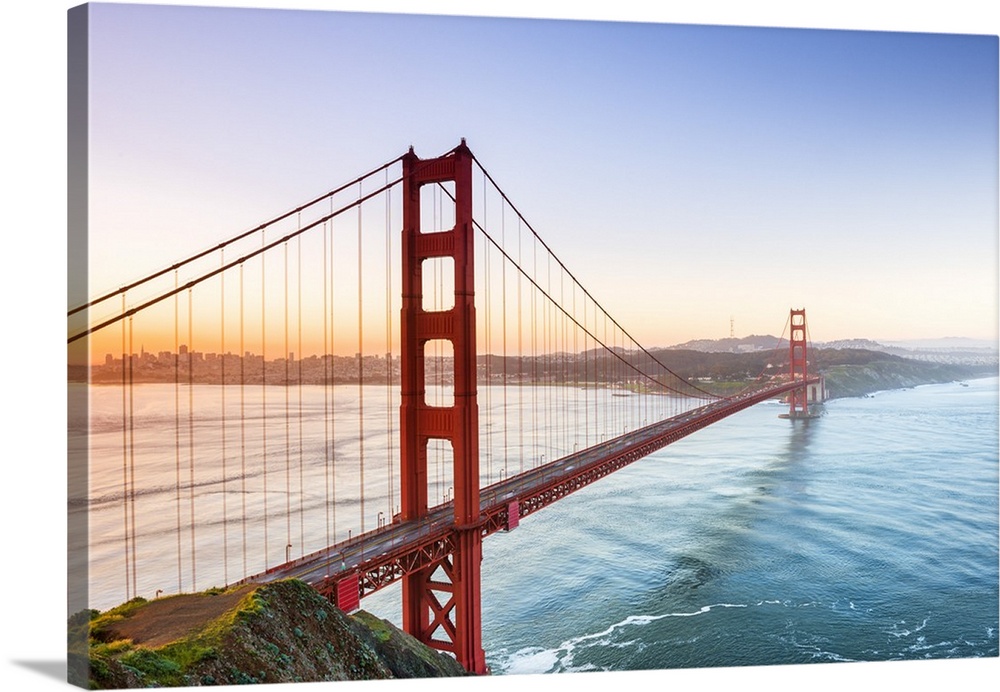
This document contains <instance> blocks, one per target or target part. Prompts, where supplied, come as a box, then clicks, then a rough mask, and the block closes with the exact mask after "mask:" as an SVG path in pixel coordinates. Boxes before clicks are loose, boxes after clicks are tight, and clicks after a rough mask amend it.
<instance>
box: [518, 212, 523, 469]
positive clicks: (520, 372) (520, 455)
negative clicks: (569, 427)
mask: <svg viewBox="0 0 1000 692" xmlns="http://www.w3.org/2000/svg"><path fill="white" fill-rule="evenodd" d="M517 266H518V269H520V268H521V219H520V218H518V220H517ZM521 273H522V272H521V271H518V272H517V458H518V460H519V462H520V466H519V471H518V473H524V400H523V392H524V344H523V342H522V330H521V326H522V325H521Z"/></svg>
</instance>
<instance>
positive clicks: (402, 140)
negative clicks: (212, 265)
mask: <svg viewBox="0 0 1000 692" xmlns="http://www.w3.org/2000/svg"><path fill="white" fill-rule="evenodd" d="M91 41H92V54H91V73H90V74H91V92H90V94H91V113H90V117H91V142H90V143H91V176H90V184H91V188H90V190H91V201H92V206H91V269H92V275H91V286H92V289H93V291H92V292H97V291H101V290H103V289H106V288H109V287H115V286H118V285H120V284H122V283H125V282H126V281H128V280H131V279H133V278H136V277H137V276H141V275H142V274H144V273H146V272H147V271H150V270H153V269H157V268H160V267H162V266H164V265H165V264H167V263H169V262H171V261H173V260H174V259H179V258H181V257H183V256H185V255H186V254H187V253H189V252H191V251H193V250H197V249H201V248H203V247H207V246H209V245H211V244H213V243H215V242H218V241H220V240H222V239H224V238H226V237H228V236H230V235H233V234H235V233H237V232H240V231H242V230H244V229H246V228H249V227H252V226H255V225H256V224H258V223H259V222H261V221H263V220H265V219H267V218H269V217H271V216H273V215H274V214H276V213H278V212H282V211H284V210H286V209H288V208H290V207H292V206H295V205H296V204H298V203H299V202H302V201H304V200H306V199H309V198H311V197H312V196H314V195H316V194H317V193H320V192H322V191H324V190H326V189H329V188H331V187H333V186H335V185H336V184H338V183H341V182H344V181H346V180H349V179H351V178H353V177H354V176H355V175H357V174H359V173H362V172H364V171H366V170H369V169H371V168H373V167H374V166H376V165H377V164H379V163H381V162H383V161H387V160H390V159H392V158H394V157H395V156H396V155H398V154H400V153H402V152H403V151H405V149H406V147H407V146H409V145H410V144H412V145H414V146H415V148H416V150H417V153H418V154H420V155H421V156H435V155H437V154H439V153H442V152H444V151H446V150H448V149H450V148H451V147H453V146H454V145H455V144H457V143H458V140H459V138H460V137H466V138H467V140H468V143H469V146H470V147H471V148H472V150H473V151H474V152H475V153H476V155H477V157H478V159H479V160H480V161H481V162H482V163H483V164H484V165H485V166H486V168H487V169H488V170H489V171H490V172H491V174H492V175H493V176H494V177H495V178H496V179H497V180H498V182H499V183H500V185H501V187H503V188H504V190H505V191H506V192H507V193H508V194H509V195H510V197H511V198H512V200H513V201H514V203H515V204H516V205H517V206H518V208H519V209H520V210H521V211H522V212H523V213H524V214H525V215H526V217H527V218H528V220H529V221H530V222H531V224H532V225H533V226H534V228H536V229H537V230H538V231H539V233H540V234H541V235H542V237H543V238H544V239H545V240H546V242H547V243H548V244H549V245H550V246H551V247H552V248H553V249H554V250H555V251H556V253H557V254H558V255H560V256H561V258H562V259H563V260H564V262H565V263H566V265H567V266H568V267H569V268H570V270H571V271H573V272H574V274H575V275H576V276H577V277H578V278H579V279H580V280H581V282H582V283H583V284H584V285H585V286H586V287H587V288H588V290H589V291H590V292H591V293H592V294H593V295H594V296H595V297H596V298H597V299H598V300H599V301H601V303H602V304H603V305H604V306H605V307H606V308H607V309H608V311H609V312H610V313H611V314H612V315H613V316H614V317H615V318H616V319H618V320H619V321H620V322H621V323H622V324H623V325H624V326H625V327H626V328H627V329H629V330H630V331H631V332H632V333H633V334H634V335H635V336H636V337H637V338H638V339H639V340H640V341H641V342H643V343H644V344H646V345H649V346H657V345H669V344H674V343H679V342H682V341H686V340H688V339H693V338H718V337H723V336H728V335H729V330H730V318H731V317H732V318H733V319H734V321H735V331H736V334H737V336H743V335H747V334H764V333H770V334H780V333H781V329H782V325H783V324H784V321H785V318H786V316H787V313H788V309H789V308H791V307H805V308H806V309H807V311H808V315H809V320H810V333H811V336H812V338H813V339H814V340H817V341H826V340H832V339H841V338H859V337H867V338H875V339H883V340H890V339H913V338H933V337H943V336H968V337H975V338H982V339H994V340H995V339H996V338H997V274H998V271H997V165H998V162H997V120H998V106H997V82H998V71H997V62H998V55H997V45H998V44H997V37H996V36H995V35H992V36H989V35H982V36H976V35H968V34H966V35H947V34H927V33H891V32H884V31H863V32H861V31H838V30H818V29H812V30H809V29H767V28H736V27H720V26H693V25H676V24H675V25H670V24H653V23H637V22H622V21H618V22H602V21H556V20H539V19H509V18H506V19H505V18H482V17H479V18H468V17H466V18H461V17H443V16H415V15H409V16H406V15H391V14H357V13H342V12H318V11H302V12H299V11H282V10H263V9H230V8H205V7H201V8H192V7H188V8H185V7H177V6H172V7H166V6H161V7H156V6H141V5H140V6H129V5H113V4H109V5H102V4H97V5H94V6H93V14H92V20H91Z"/></svg>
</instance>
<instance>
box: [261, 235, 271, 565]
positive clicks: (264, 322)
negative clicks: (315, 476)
mask: <svg viewBox="0 0 1000 692" xmlns="http://www.w3.org/2000/svg"><path fill="white" fill-rule="evenodd" d="M260 245H261V247H264V232H263V231H261V234H260ZM266 263H267V255H266V254H265V253H263V252H262V253H261V255H260V429H261V463H262V464H263V465H264V468H263V470H264V567H265V568H266V567H268V566H269V565H270V561H269V556H270V551H269V547H270V546H269V545H268V538H269V535H268V531H267V331H266V329H267V326H266V325H267V304H266V302H265V297H266V294H267V290H266V285H265V283H266V280H265V274H266Z"/></svg>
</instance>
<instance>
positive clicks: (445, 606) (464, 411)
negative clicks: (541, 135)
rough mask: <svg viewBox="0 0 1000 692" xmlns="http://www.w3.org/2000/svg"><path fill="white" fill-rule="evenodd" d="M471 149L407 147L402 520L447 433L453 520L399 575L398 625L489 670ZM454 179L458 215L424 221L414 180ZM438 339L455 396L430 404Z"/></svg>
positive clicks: (421, 512)
mask: <svg viewBox="0 0 1000 692" xmlns="http://www.w3.org/2000/svg"><path fill="white" fill-rule="evenodd" d="M472 161H473V159H472V152H471V151H470V150H469V149H468V148H467V147H466V144H465V140H464V139H463V140H462V143H461V144H460V145H459V146H458V147H456V148H455V149H454V150H452V151H451V152H449V153H448V154H445V155H444V156H441V157H438V158H434V159H420V158H419V157H417V155H416V154H415V153H414V152H413V148H412V147H411V148H410V150H409V152H408V153H407V154H406V155H405V156H404V157H403V161H402V165H403V231H402V283H403V296H402V308H401V325H400V339H401V345H400V350H401V353H400V377H401V392H400V395H401V400H400V401H401V403H400V485H401V503H400V514H401V518H402V519H403V520H404V521H408V520H414V519H419V518H420V517H422V516H425V515H426V514H427V513H428V474H427V448H428V442H429V441H430V440H432V439H437V440H447V441H448V442H450V443H451V447H452V459H453V467H454V470H453V480H454V493H453V495H452V496H451V501H452V502H453V503H454V524H453V528H452V530H451V536H450V542H451V553H450V554H449V555H447V556H446V557H444V558H443V559H441V560H439V561H438V562H436V563H434V564H432V565H429V566H428V567H425V568H423V569H421V570H419V571H417V572H415V573H413V574H410V575H408V576H406V577H404V578H403V584H402V591H403V593H402V600H403V629H404V630H406V631H407V632H408V633H409V634H411V635H413V636H414V637H416V638H417V639H419V640H420V641H422V642H424V643H425V644H428V645H429V646H432V647H434V648H437V649H439V650H443V651H448V652H451V653H452V654H453V655H454V656H455V658H456V659H457V660H458V662H459V663H461V664H462V665H463V666H464V667H465V668H466V670H468V671H470V672H473V673H481V674H482V673H486V672H487V669H486V655H485V652H484V651H483V647H482V634H481V633H482V618H481V603H480V596H481V591H480V570H481V564H480V563H481V561H482V530H481V526H480V524H481V521H482V520H481V517H480V502H479V499H480V498H479V424H478V420H479V410H478V403H477V390H476V313H475V284H474V267H473V258H474V246H473V241H474V229H473V221H472ZM438 183H452V184H453V185H454V198H455V214H454V219H455V225H454V227H453V228H451V229H446V230H439V229H432V230H430V231H426V232H425V231H424V230H423V229H422V228H421V216H420V189H421V187H422V186H424V185H430V184H438ZM442 258H448V259H450V260H451V261H450V262H447V263H446V264H447V265H451V266H453V267H454V282H453V286H454V301H453V302H451V301H449V303H450V307H448V308H447V309H441V310H433V309H427V308H428V304H425V301H424V296H423V291H424V280H423V271H424V263H425V261H427V260H431V261H440V260H441V259H442ZM435 339H443V340H447V341H450V342H451V344H452V348H453V364H454V370H453V373H452V376H453V388H452V390H453V400H452V402H451V405H450V406H432V405H431V404H429V403H428V401H427V397H426V391H425V362H424V350H425V348H424V347H425V345H426V344H427V342H429V341H432V340H435Z"/></svg>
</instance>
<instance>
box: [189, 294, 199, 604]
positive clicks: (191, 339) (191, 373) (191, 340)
mask: <svg viewBox="0 0 1000 692" xmlns="http://www.w3.org/2000/svg"><path fill="white" fill-rule="evenodd" d="M191 291H192V289H190V288H189V289H188V352H187V356H188V480H189V483H190V485H191V487H190V488H189V490H188V496H189V497H190V498H191V499H190V510H191V590H192V591H197V590H198V581H197V579H196V577H197V573H196V571H195V567H196V565H195V512H194V332H193V329H192V327H193V317H192V315H193V313H194V309H193V308H194V303H193V300H192V297H191Z"/></svg>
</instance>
